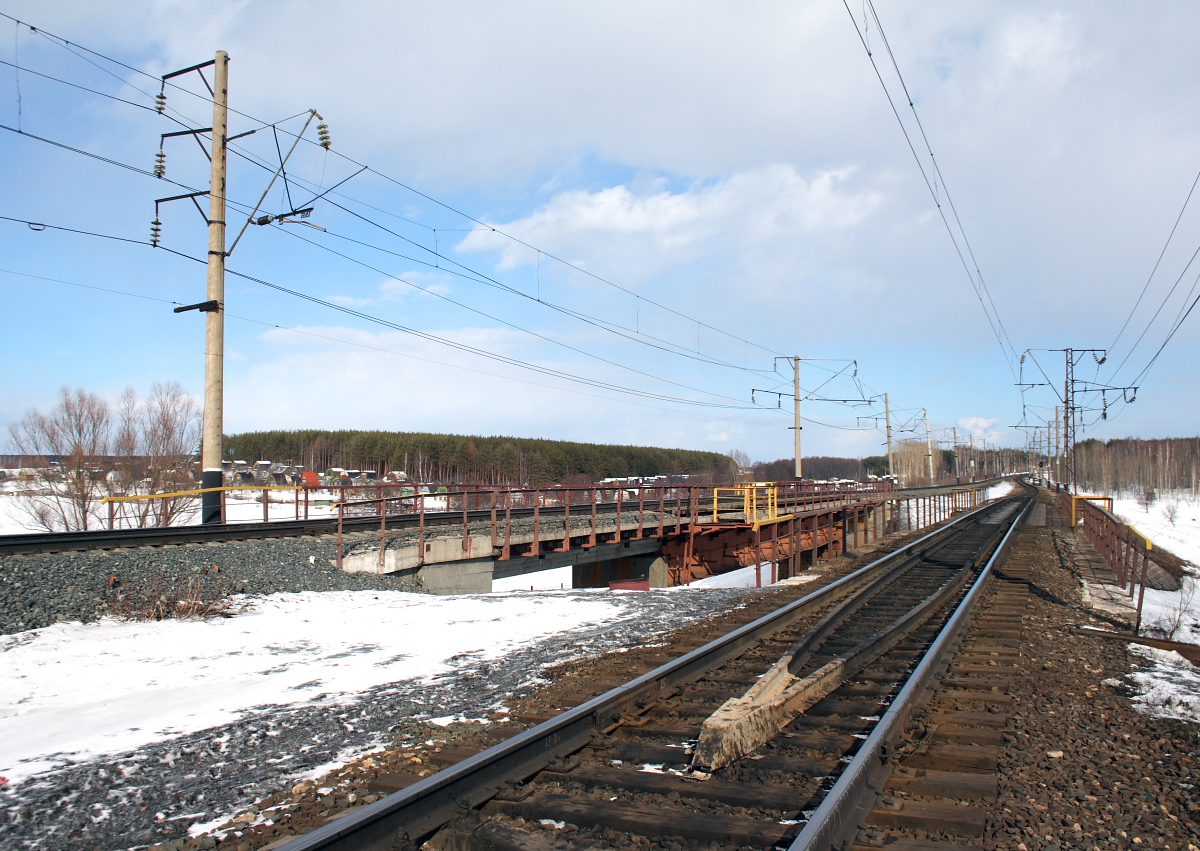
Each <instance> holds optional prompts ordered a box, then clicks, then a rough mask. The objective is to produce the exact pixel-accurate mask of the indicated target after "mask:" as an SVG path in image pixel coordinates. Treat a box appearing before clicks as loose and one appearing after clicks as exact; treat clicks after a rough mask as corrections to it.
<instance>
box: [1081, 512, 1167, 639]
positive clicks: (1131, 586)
mask: <svg viewBox="0 0 1200 851" xmlns="http://www.w3.org/2000/svg"><path fill="white" fill-rule="evenodd" d="M1060 496H1061V498H1062V501H1063V509H1064V511H1066V513H1067V515H1068V516H1069V517H1070V518H1071V525H1072V527H1075V526H1078V525H1082V528H1083V534H1084V535H1085V536H1086V537H1087V539H1088V541H1090V542H1091V544H1092V546H1093V547H1094V548H1095V549H1096V552H1098V553H1099V554H1100V557H1101V558H1103V559H1104V561H1105V563H1107V564H1108V566H1109V568H1110V569H1111V570H1112V572H1113V575H1114V576H1115V577H1116V578H1117V584H1118V585H1119V586H1120V588H1121V590H1122V591H1124V592H1125V593H1126V594H1127V595H1128V596H1129V599H1130V600H1132V599H1133V598H1134V595H1135V593H1136V596H1137V623H1136V625H1135V627H1134V630H1135V632H1136V631H1140V630H1141V627H1142V603H1143V602H1144V600H1145V598H1146V577H1147V574H1148V573H1149V570H1150V553H1151V552H1153V551H1154V543H1153V542H1152V541H1151V540H1150V539H1149V538H1147V537H1146V536H1145V535H1144V534H1142V533H1141V532H1140V531H1138V529H1137V528H1136V527H1135V526H1131V525H1130V524H1128V523H1124V522H1122V521H1121V519H1120V518H1118V517H1117V516H1116V515H1115V514H1113V512H1112V506H1113V500H1112V497H1110V496H1093V495H1079V494H1070V493H1067V492H1066V490H1065V489H1064V490H1061V491H1060Z"/></svg>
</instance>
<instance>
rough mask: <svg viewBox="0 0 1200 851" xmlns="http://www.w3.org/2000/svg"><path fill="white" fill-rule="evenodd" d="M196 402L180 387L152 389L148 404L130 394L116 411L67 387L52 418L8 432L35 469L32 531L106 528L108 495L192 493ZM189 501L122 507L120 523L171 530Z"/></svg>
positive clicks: (27, 419)
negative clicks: (190, 468) (190, 464)
mask: <svg viewBox="0 0 1200 851" xmlns="http://www.w3.org/2000/svg"><path fill="white" fill-rule="evenodd" d="M199 433H200V415H199V409H198V406H197V404H196V401H195V400H194V399H193V398H192V397H191V396H189V395H188V394H186V393H185V392H184V391H183V388H182V387H181V386H180V385H179V384H178V383H177V382H171V383H167V384H161V383H159V384H155V385H154V386H153V387H152V388H151V390H150V396H149V397H148V398H147V400H146V402H145V403H144V404H143V403H139V401H138V397H137V394H136V393H135V392H134V391H133V390H132V389H129V390H126V391H125V392H124V393H123V394H122V395H121V397H120V398H119V399H118V400H117V403H116V406H115V410H114V406H112V405H110V404H109V402H108V401H107V400H106V399H104V398H103V397H101V396H98V395H96V394H93V393H89V392H88V391H86V390H83V389H78V390H72V389H69V388H67V387H64V388H62V390H60V391H59V400H58V404H57V405H55V406H54V408H53V409H52V410H51V411H50V412H49V413H48V414H42V413H41V412H40V411H38V410H36V409H34V410H31V411H30V412H29V413H27V414H26V415H25V416H24V417H22V418H21V419H20V420H18V421H17V422H15V423H13V424H12V425H11V426H10V427H9V441H10V443H11V445H12V449H13V451H15V452H16V453H17V454H19V455H24V456H27V457H28V458H29V459H30V465H31V466H32V467H33V468H34V469H35V470H36V471H37V476H38V482H39V484H40V488H39V489H38V492H37V493H35V494H32V495H29V496H26V497H24V500H25V503H24V508H25V509H26V512H27V514H28V515H29V518H30V521H31V523H32V526H33V528H36V529H40V530H42V531H47V532H54V531H73V530H78V529H90V528H95V527H97V526H100V525H103V523H104V521H105V520H106V515H107V510H104V509H102V508H101V505H102V500H103V499H104V497H106V496H146V495H150V494H156V493H172V492H177V491H180V490H187V489H190V485H191V482H190V477H189V475H188V461H189V459H190V458H191V455H192V452H193V448H194V447H195V445H196V443H197V441H198V440H199ZM190 505H191V502H190V500H189V498H187V497H166V498H163V499H151V500H136V501H128V502H121V503H120V509H119V510H118V512H117V513H118V515H119V517H120V518H121V522H122V525H133V526H153V525H161V526H168V525H171V524H172V523H177V522H179V520H180V519H182V518H183V517H184V516H186V515H187V514H188V513H189V509H190Z"/></svg>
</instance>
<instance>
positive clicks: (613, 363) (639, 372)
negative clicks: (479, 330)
mask: <svg viewBox="0 0 1200 851" xmlns="http://www.w3.org/2000/svg"><path fill="white" fill-rule="evenodd" d="M0 129H4V130H9V131H11V132H14V133H17V134H19V135H22V136H26V137H28V138H31V139H36V140H37V141H39V142H45V143H47V144H49V145H53V146H55V147H58V148H63V149H65V150H68V151H71V152H73V153H76V154H81V155H83V156H85V157H90V158H92V159H96V160H99V161H101V162H104V163H108V164H110V165H115V166H118V167H120V168H124V169H127V170H129V171H133V172H136V173H138V174H142V175H145V176H148V177H154V178H155V179H157V180H165V179H166V178H159V177H156V176H155V175H154V174H153V173H152V172H149V171H147V170H145V169H142V168H139V167H137V166H133V165H129V164H128V163H122V162H120V161H118V160H113V159H110V158H108V157H103V156H100V155H98V154H93V153H90V152H88V151H84V150H82V149H80V148H75V147H72V146H70V145H66V144H63V143H61V142H56V141H54V140H52V139H47V138H45V137H42V136H36V135H34V134H31V133H23V132H21V131H20V130H17V129H16V128H13V127H9V126H7V125H4V124H0ZM167 182H169V183H172V184H173V185H175V186H179V187H181V188H183V189H188V190H191V191H196V190H195V187H191V186H187V185H186V184H183V183H178V182H176V181H167ZM226 202H227V203H229V204H231V205H232V206H235V207H241V208H243V209H250V208H249V206H248V205H244V204H238V203H237V202H234V201H232V200H231V199H229V198H226ZM283 232H284V233H287V234H288V235H289V236H293V237H295V238H297V239H300V240H302V241H304V242H307V243H309V244H311V245H314V246H316V247H318V248H321V249H322V250H325V251H328V252H330V253H332V254H335V255H337V256H339V257H342V258H343V259H346V260H349V261H350V262H352V263H355V264H357V265H360V266H363V267H364V268H367V269H370V270H372V271H374V272H377V273H379V274H381V275H387V276H388V277H390V278H393V279H394V280H397V281H399V282H400V283H404V284H407V285H409V286H411V287H414V288H415V289H418V290H421V291H423V292H425V293H427V294H428V295H432V296H434V297H436V298H439V299H442V300H444V301H447V302H449V303H452V304H455V305H457V306H458V307H461V308H463V309H464V310H468V311H471V312H472V313H476V314H478V315H480V316H483V317H485V318H488V319H491V320H493V321H495V322H499V323H501V324H503V325H506V326H508V327H510V328H513V329H514V330H517V331H521V332H523V333H526V334H529V335H531V336H533V337H536V338H538V339H540V340H543V341H544V342H547V343H550V344H552V345H557V346H560V347H563V348H566V349H569V350H571V351H574V352H576V353H578V354H581V355H584V356H585V357H590V358H593V359H595V360H597V361H600V362H602V363H606V364H609V365H611V366H616V367H618V368H620V369H624V370H626V371H629V372H632V373H635V374H637V375H641V376H643V377H646V378H650V379H652V380H656V381H660V382H663V383H665V384H671V385H674V386H677V387H680V388H682V389H687V390H692V391H694V392H698V393H703V394H704V395H708V396H713V397H714V398H719V399H725V400H727V401H731V402H739V403H740V401H741V400H738V399H735V398H734V397H731V396H726V395H723V394H720V393H713V392H712V391H709V390H703V389H701V388H697V387H693V386H691V385H687V384H682V383H680V382H677V381H674V380H672V379H669V378H663V377H661V376H656V375H653V374H651V373H648V372H645V371H643V370H639V369H636V368H634V367H630V366H627V365H625V364H621V363H619V362H617V361H614V360H611V359H609V358H605V357H602V356H600V355H596V354H594V353H591V352H588V351H586V350H584V349H580V348H577V347H575V346H571V345H569V344H567V343H563V342H560V341H558V340H554V339H553V338H551V337H547V336H545V335H543V334H539V333H537V332H536V331H532V330H530V329H528V328H524V327H522V326H519V325H516V324H514V323H511V322H507V321H506V320H503V319H500V318H499V317H496V316H493V315H491V314H488V313H485V312H483V311H481V310H478V309H476V308H473V307H470V306H469V305H466V304H464V303H462V302H459V301H457V300H455V299H451V298H449V297H448V296H445V295H442V294H440V293H437V292H434V291H433V290H431V289H427V288H424V287H421V286H419V285H417V284H414V283H412V282H411V281H407V280H404V279H403V278H401V277H399V276H396V275H393V274H392V273H390V272H386V271H384V270H382V269H379V268H377V267H374V266H371V265H370V264H367V263H365V262H363V261H360V260H357V259H356V258H353V257H351V256H349V255H347V254H343V253H341V252H339V251H336V250H335V249H332V248H329V247H328V246H322V245H320V244H319V243H315V242H313V241H312V240H309V239H306V238H305V237H302V236H300V235H299V234H297V233H295V232H293V231H283ZM146 244H147V245H149V244H150V243H146ZM158 247H160V248H165V246H161V245H160V246H158ZM183 256H189V255H183ZM230 274H234V273H232V272H231V273H230ZM260 283H265V282H261V281H260ZM330 304H332V303H331V302H330ZM664 398H666V397H664ZM695 403H696V404H699V403H698V402H695ZM737 407H741V405H740V404H739V405H738V406H737Z"/></svg>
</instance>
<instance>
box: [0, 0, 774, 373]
mask: <svg viewBox="0 0 1200 851" xmlns="http://www.w3.org/2000/svg"><path fill="white" fill-rule="evenodd" d="M0 17H4V18H7V19H8V20H11V21H14V22H15V23H17V24H20V25H23V26H27V27H30V29H31V30H33V31H34V32H36V33H38V34H39V35H41V36H43V37H45V38H47V39H50V40H52V41H57V42H60V43H61V44H62V45H63V46H65V47H67V48H68V49H70V50H71V52H72V53H75V54H76V55H78V53H76V50H74V49H72V48H77V49H78V50H82V51H85V52H86V53H88V54H90V55H92V56H95V57H97V58H100V59H103V60H105V61H107V62H111V63H113V64H114V65H117V66H119V67H122V68H125V69H126V70H128V71H132V72H134V73H136V74H140V75H142V76H144V77H147V78H148V79H151V80H154V81H155V82H159V83H162V82H164V81H162V80H161V78H159V77H156V76H155V75H153V74H150V73H148V72H147V71H144V70H142V69H140V68H137V67H135V66H132V65H129V64H127V63H125V62H122V61H120V60H119V59H115V58H113V57H111V56H107V55H105V54H103V53H100V52H98V51H95V50H92V49H90V48H87V47H84V46H83V45H81V44H78V43H76V42H71V41H70V40H68V39H66V38H64V37H62V36H59V35H56V34H54V33H52V32H49V31H47V30H45V29H42V28H39V27H33V26H31V25H30V24H28V23H27V22H25V21H21V20H19V19H18V18H15V17H13V16H12V15H8V14H5V13H3V12H0ZM81 58H85V59H86V57H81ZM86 61H89V62H90V60H86ZM93 64H94V63H93ZM108 73H110V74H111V73H112V72H108ZM113 76H116V75H113ZM117 79H121V78H120V77H117ZM121 81H122V82H123V83H126V84H128V85H131V84H129V83H128V81H126V80H121ZM164 84H165V85H166V86H170V87H171V88H173V89H175V90H178V91H180V92H181V93H184V94H187V95H189V96H191V97H196V98H200V99H201V100H204V101H206V102H208V103H211V102H212V98H211V95H210V96H203V95H199V94H197V93H195V92H192V91H189V90H188V89H186V88H184V87H182V86H180V85H178V84H176V83H174V82H173V81H165V83H164ZM131 87H132V88H134V89H135V91H141V90H140V89H137V88H136V87H134V86H132V85H131ZM143 94H145V93H144V92H143ZM229 111H230V112H231V113H234V114H235V115H239V116H242V117H244V118H247V119H249V120H250V121H253V122H255V123H256V124H259V125H260V126H263V127H266V126H272V125H271V123H270V122H265V121H263V120H262V119H260V118H257V117H255V116H252V115H250V114H248V113H244V112H241V111H239V110H237V109H234V108H233V107H229ZM282 132H284V133H287V131H286V130H283V131H282ZM305 141H309V140H305ZM311 144H316V143H315V142H312V143H311ZM331 153H333V154H334V155H336V156H338V157H340V158H341V159H343V160H345V161H346V162H349V163H352V164H354V165H356V166H358V167H360V168H367V169H368V170H369V171H370V172H371V173H372V174H375V175H377V176H378V177H380V178H381V179H383V180H385V181H388V182H389V183H392V184H394V185H396V186H398V187H400V188H402V189H404V190H406V191H408V192H411V193H413V194H414V195H417V196H419V197H421V198H424V199H426V200H427V201H430V202H431V203H433V204H437V205H438V206H440V207H442V208H443V209H446V210H448V211H450V212H452V213H454V214H455V215H458V216H461V217H462V218H464V219H467V220H468V221H471V222H474V223H476V224H478V225H480V226H482V227H484V228H486V229H487V230H490V231H492V232H494V233H496V234H498V235H500V236H502V237H504V238H506V239H509V240H511V241H512V242H514V243H516V244H518V245H522V246H524V247H526V248H529V249H530V250H531V251H540V252H541V253H542V254H544V255H545V256H546V257H547V258H548V259H551V260H554V261H555V262H558V263H561V264H562V265H564V266H566V267H567V268H570V269H572V270H574V271H576V272H579V273H580V274H582V275H585V276H587V277H590V278H592V279H594V280H596V281H598V282H600V283H602V284H605V285H606V286H610V287H613V288H615V289H617V290H619V291H621V292H624V293H626V294H627V295H630V296H632V297H635V298H639V299H641V300H642V301H644V302H646V303H647V304H652V305H654V306H655V307H657V308H659V309H660V310H664V311H666V312H668V313H671V314H673V315H675V316H678V317H680V318H682V319H685V320H687V321H688V322H694V323H696V325H697V326H698V327H702V328H707V329H709V330H710V331H714V332H716V333H718V334H721V335H722V336H725V337H728V338H729V339H732V340H736V341H738V342H741V343H744V344H746V345H748V346H753V347H754V348H756V349H759V350H760V351H763V352H767V353H769V354H773V355H779V354H781V353H780V352H777V351H775V350H774V349H771V348H769V347H766V346H764V345H762V344H760V343H758V342H756V341H754V340H749V339H746V338H744V337H741V336H739V335H737V334H733V333H731V332H728V331H725V330H724V329H722V328H718V327H717V326H715V325H712V324H710V323H707V322H704V321H703V320H700V319H697V318H695V317H692V316H689V315H688V314H686V313H683V312H682V311H680V310H677V309H676V308H673V307H670V306H669V305H665V304H662V303H660V302H658V301H656V300H654V299H651V298H648V297H646V296H644V295H641V294H639V293H636V292H634V291H633V290H630V289H628V288H627V287H624V286H622V285H620V284H617V283H616V282H614V281H611V280H609V279H607V278H605V277H603V276H601V275H598V274H596V273H595V272H592V271H590V270H588V269H585V268H583V267H581V266H578V265H577V264H574V263H571V262H570V261H568V260H565V259H564V258H562V257H559V256H558V255H556V254H553V253H552V252H549V251H546V250H545V249H542V248H539V247H538V246H535V245H532V244H530V243H528V242H525V241H524V240H521V239H519V238H518V237H516V236H514V235H512V234H509V233H507V232H506V231H504V230H503V229H501V228H497V227H496V226H495V225H491V224H489V223H487V222H484V221H483V220H481V219H478V218H475V217H474V216H472V215H470V214H469V213H466V212H464V211H462V210H459V209H457V208H456V207H454V206H452V205H450V204H447V203H446V202H444V201H441V200H440V199H438V198H435V197H433V196H432V195H428V194H427V193H424V192H422V191H420V190H419V189H416V188H415V187H412V186H410V185H408V184H406V183H404V182H403V181H400V180H397V179H396V178H393V177H391V176H390V175H387V174H385V173H384V172H382V171H379V170H378V169H376V168H373V167H371V166H369V165H367V164H365V163H362V162H359V161H357V160H355V159H353V158H352V157H349V156H347V155H346V154H344V153H341V152H340V151H336V150H335V151H331Z"/></svg>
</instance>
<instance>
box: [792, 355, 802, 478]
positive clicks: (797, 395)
mask: <svg viewBox="0 0 1200 851" xmlns="http://www.w3.org/2000/svg"><path fill="white" fill-rule="evenodd" d="M792 370H793V372H794V373H795V374H794V375H793V381H794V382H795V386H794V389H795V394H794V395H795V399H794V401H795V403H796V478H797V479H799V478H800V477H801V474H802V473H803V472H804V465H803V464H802V463H801V460H800V428H801V426H800V356H799V355H797V356H796V357H795V358H793V359H792Z"/></svg>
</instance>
